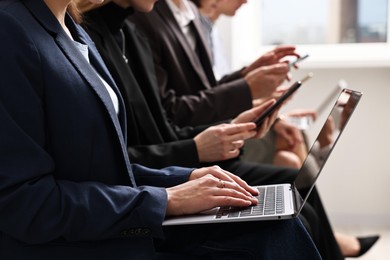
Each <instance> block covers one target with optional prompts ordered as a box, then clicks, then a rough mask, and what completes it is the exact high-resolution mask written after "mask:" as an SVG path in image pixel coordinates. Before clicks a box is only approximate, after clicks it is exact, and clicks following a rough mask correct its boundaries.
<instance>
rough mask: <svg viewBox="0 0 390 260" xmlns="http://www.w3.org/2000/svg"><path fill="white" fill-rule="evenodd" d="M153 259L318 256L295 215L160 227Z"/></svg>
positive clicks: (302, 258) (312, 258) (311, 258)
mask: <svg viewBox="0 0 390 260" xmlns="http://www.w3.org/2000/svg"><path fill="white" fill-rule="evenodd" d="M164 233H165V239H162V240H155V246H156V250H157V252H158V258H157V259H202V260H203V259H218V260H219V259H237V260H243V259H244V260H246V259H248V260H250V259H272V260H278V259H280V260H282V259H283V260H285V259H299V260H306V259H307V260H315V259H321V257H320V255H319V253H318V251H317V249H316V247H315V245H314V243H313V241H312V240H311V238H310V236H309V234H308V233H307V231H306V229H305V228H304V227H303V225H302V223H301V221H300V220H299V219H298V218H295V219H291V220H282V221H258V222H235V223H223V224H222V223H221V224H203V225H185V226H169V227H164Z"/></svg>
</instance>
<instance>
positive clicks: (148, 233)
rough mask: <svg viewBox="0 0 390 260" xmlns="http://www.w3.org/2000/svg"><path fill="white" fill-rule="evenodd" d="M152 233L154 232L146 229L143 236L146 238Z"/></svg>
mask: <svg viewBox="0 0 390 260" xmlns="http://www.w3.org/2000/svg"><path fill="white" fill-rule="evenodd" d="M151 233H152V231H151V230H150V229H149V228H144V229H143V230H142V234H143V235H144V236H149V235H150V234H151Z"/></svg>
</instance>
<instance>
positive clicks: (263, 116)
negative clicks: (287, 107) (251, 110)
mask: <svg viewBox="0 0 390 260" xmlns="http://www.w3.org/2000/svg"><path fill="white" fill-rule="evenodd" d="M311 77H313V73H309V74H307V76H306V77H304V78H303V79H301V80H299V81H296V82H294V84H292V86H291V87H289V89H288V90H287V91H286V93H284V94H283V95H282V96H281V97H280V98H278V100H276V102H275V104H273V105H272V106H270V107H269V108H268V109H266V110H265V111H264V112H263V113H262V114H261V115H260V117H259V118H258V119H257V120H256V121H255V123H256V125H257V127H259V126H260V125H261V124H262V123H263V121H264V120H265V119H266V118H267V117H268V116H270V115H271V114H272V112H274V111H275V109H277V108H278V107H280V106H281V105H282V104H283V102H284V101H285V100H286V99H287V98H289V97H290V96H291V95H292V94H293V93H294V92H295V91H297V89H298V88H299V87H300V86H301V85H302V83H304V82H305V81H307V80H308V79H310V78H311Z"/></svg>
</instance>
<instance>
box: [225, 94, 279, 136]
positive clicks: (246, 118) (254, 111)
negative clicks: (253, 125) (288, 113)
mask: <svg viewBox="0 0 390 260" xmlns="http://www.w3.org/2000/svg"><path fill="white" fill-rule="evenodd" d="M274 103H275V100H274V99H271V100H268V101H266V102H264V103H263V104H261V105H258V106H256V107H253V108H251V109H249V110H247V111H244V112H242V113H241V114H239V115H238V116H237V117H236V118H234V119H233V120H232V123H236V124H237V123H243V122H255V121H256V119H258V118H259V117H260V115H261V114H262V113H263V112H264V111H265V110H266V109H267V108H269V107H270V106H272V105H273V104H274ZM278 112H279V109H276V110H275V111H274V112H273V113H272V114H271V115H270V116H268V117H267V118H266V120H264V121H263V123H262V124H261V125H260V126H259V127H257V129H256V131H257V133H256V135H255V136H254V138H262V137H264V135H265V134H266V133H267V132H268V131H269V129H270V128H271V127H272V125H273V123H274V122H275V119H276V117H277V115H278Z"/></svg>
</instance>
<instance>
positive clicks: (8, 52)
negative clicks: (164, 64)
mask: <svg viewBox="0 0 390 260" xmlns="http://www.w3.org/2000/svg"><path fill="white" fill-rule="evenodd" d="M66 22H67V26H68V27H69V28H70V30H71V32H72V35H73V37H74V38H75V40H76V41H79V42H81V43H84V44H87V45H89V51H90V54H89V56H90V57H89V58H90V61H91V64H92V65H93V67H94V68H95V70H96V71H97V72H98V73H99V74H100V75H101V76H102V77H103V78H104V79H105V80H106V81H107V82H108V83H109V84H110V85H111V86H112V87H113V90H114V91H115V92H116V94H117V95H118V97H119V103H120V108H119V110H120V112H119V115H117V114H116V112H115V110H114V107H113V105H112V102H111V100H110V97H109V95H108V93H107V90H106V89H105V87H104V86H103V84H102V82H101V81H100V79H99V78H98V77H97V75H96V73H95V71H94V70H93V69H92V67H91V66H90V65H89V64H88V62H87V61H86V60H85V59H84V57H82V55H81V53H80V52H79V51H78V50H77V49H76V48H75V46H74V44H73V42H72V41H71V39H70V38H69V37H68V35H67V34H66V33H65V32H64V31H63V29H62V27H61V26H60V24H59V23H58V21H57V20H56V18H55V17H54V16H53V15H52V13H51V12H50V10H49V9H48V8H47V6H46V5H45V3H44V2H43V0H8V1H1V2H0V39H2V40H1V41H0V75H1V80H0V122H1V123H0V259H26V257H33V258H34V259H62V258H64V259H69V258H70V257H72V259H81V258H83V259H85V257H88V258H93V259H108V258H109V257H110V258H115V259H124V258H126V259H130V258H129V257H133V258H131V259H140V258H141V257H143V258H150V257H152V256H153V252H154V249H153V244H152V239H153V237H161V236H162V235H163V234H162V228H161V223H162V221H163V219H164V217H165V209H166V204H167V195H166V191H165V189H163V188H161V187H168V186H172V185H177V184H179V183H183V182H185V181H186V180H188V176H189V174H190V173H191V171H192V169H188V168H179V167H169V168H165V169H162V170H154V169H149V168H146V167H143V166H140V165H136V164H130V162H129V160H128V156H127V151H126V143H125V139H126V137H125V136H124V134H123V133H126V129H125V128H126V122H125V114H124V113H125V108H124V106H123V101H122V99H121V97H120V93H119V91H118V90H117V88H116V86H115V83H114V81H113V80H112V78H111V77H110V75H109V73H108V71H107V69H106V67H105V65H104V63H103V61H102V60H101V58H100V56H99V54H98V53H97V51H96V49H95V47H94V45H93V43H92V41H91V40H90V38H89V37H88V36H87V34H86V33H85V32H84V31H83V30H82V29H81V28H80V27H79V26H78V25H76V24H75V23H74V22H73V20H72V19H71V18H70V17H67V18H66ZM142 185H151V186H142Z"/></svg>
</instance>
